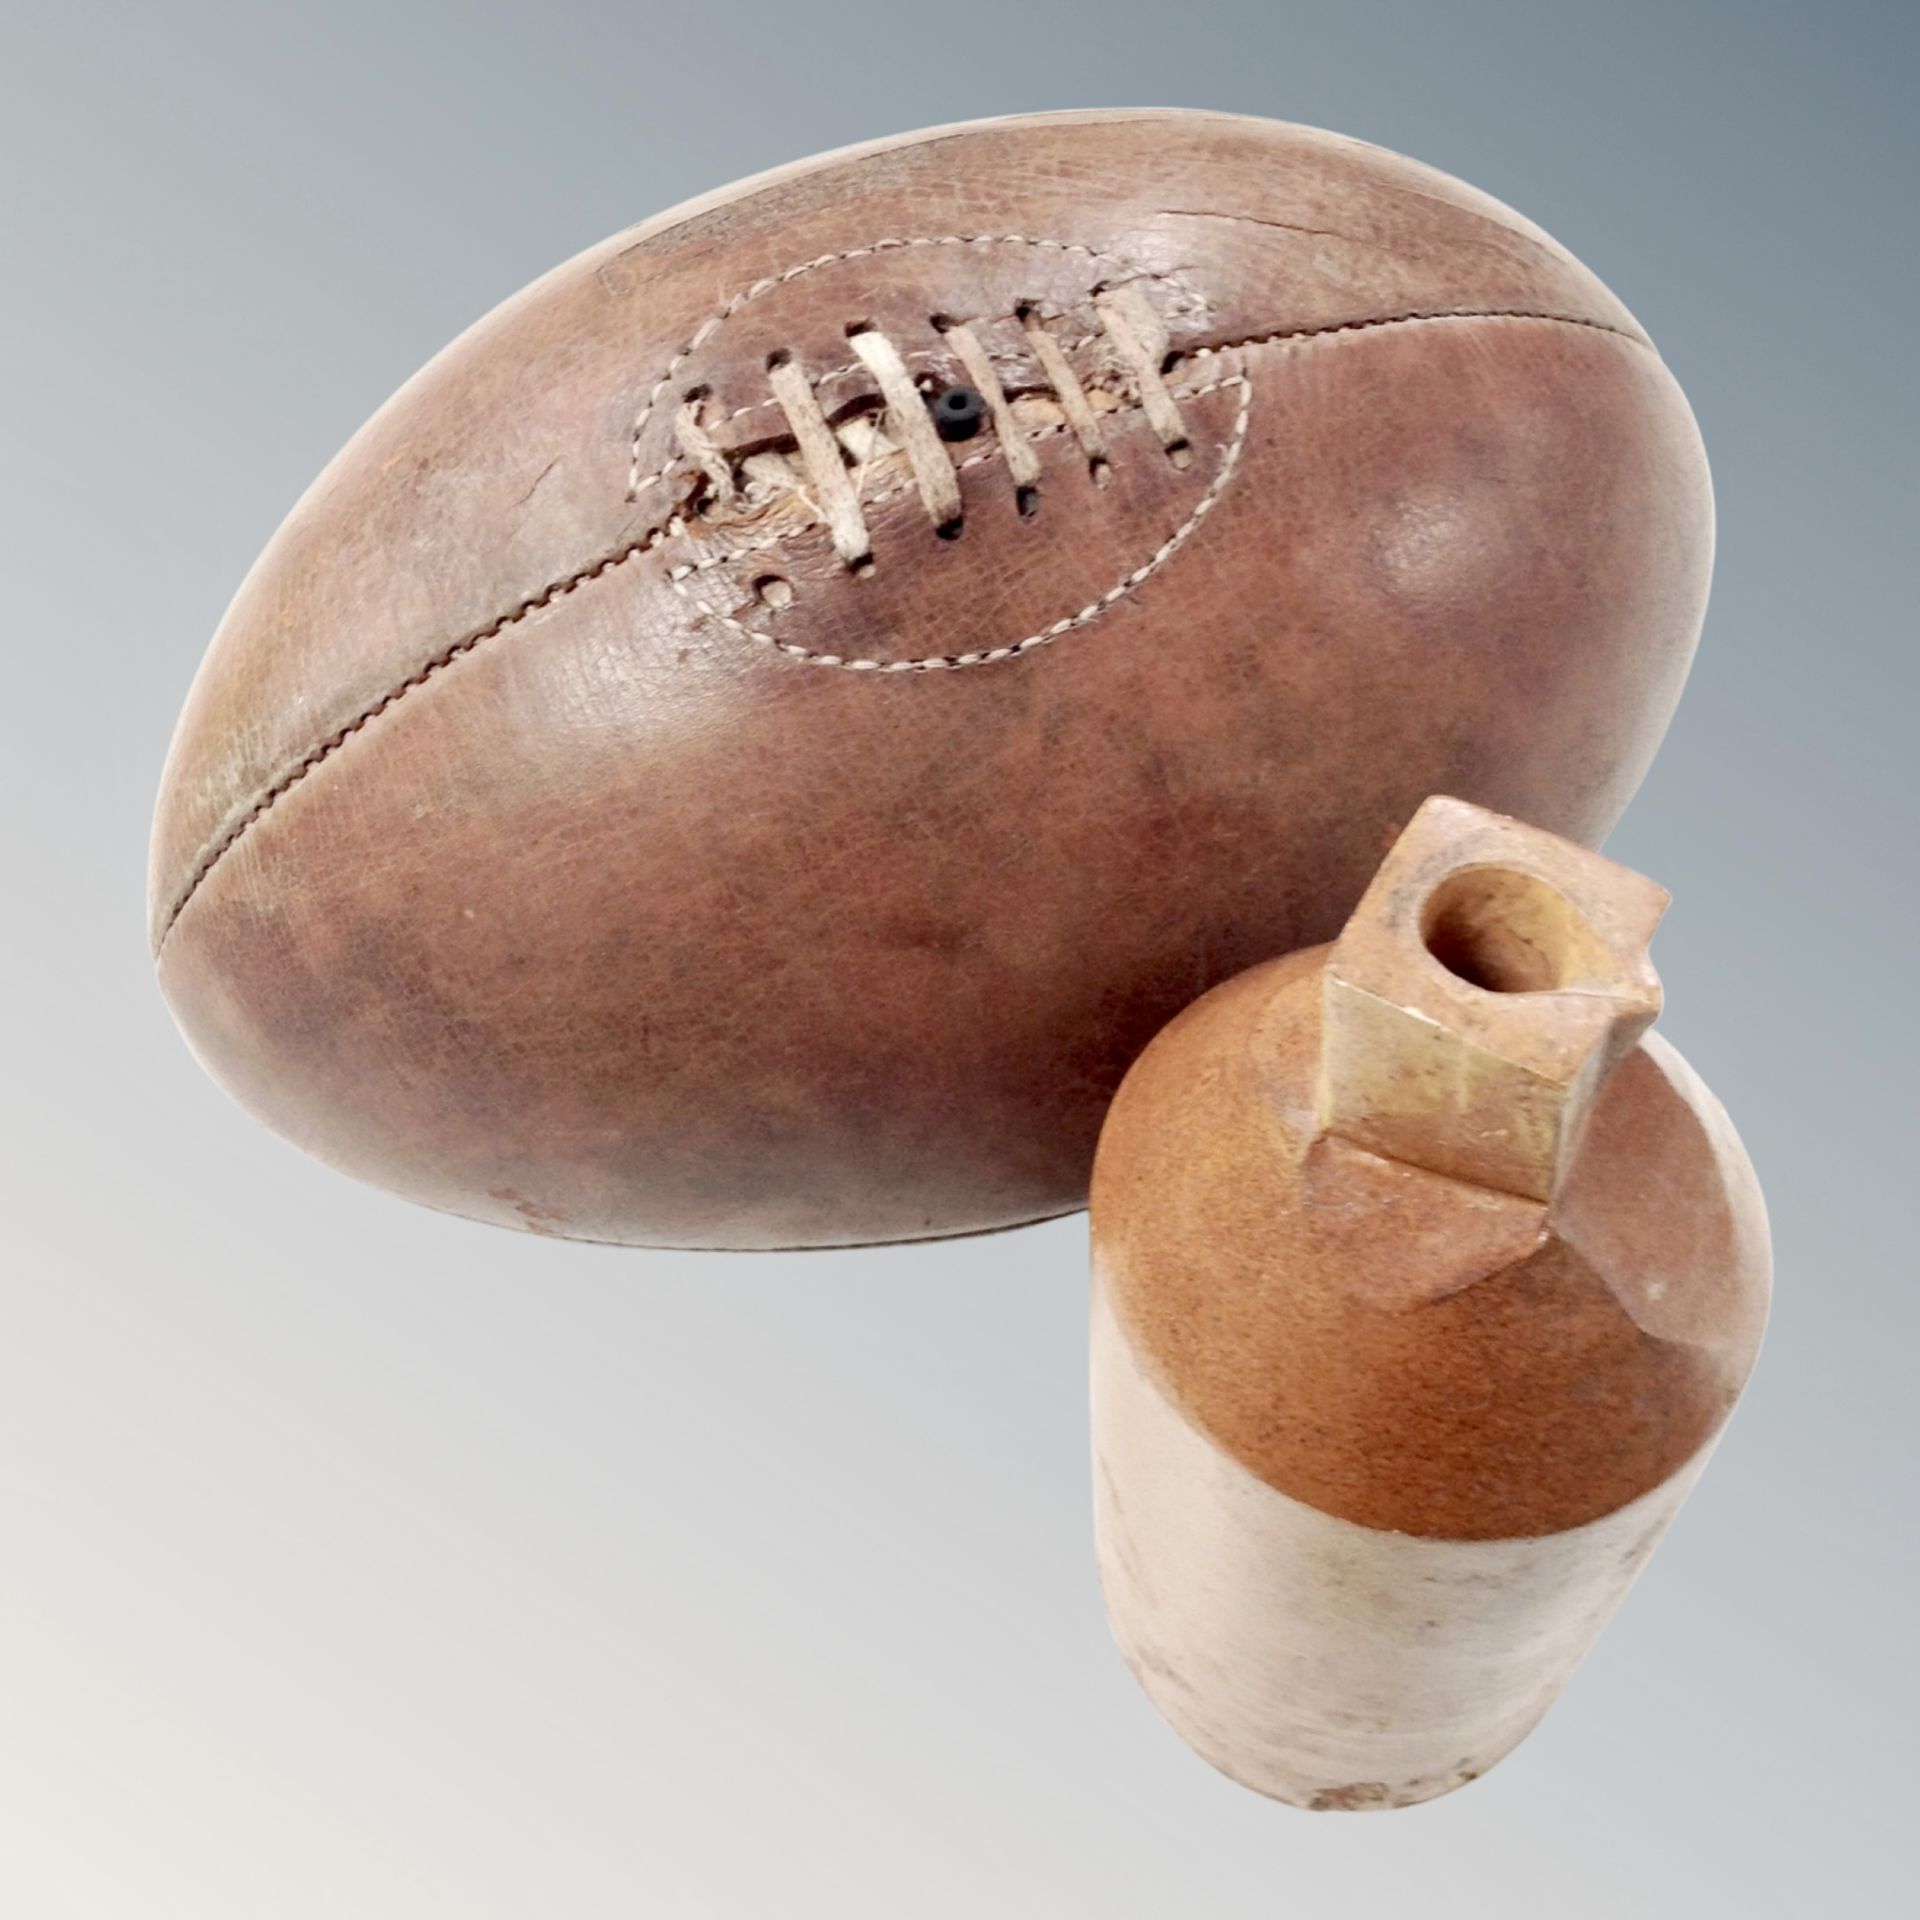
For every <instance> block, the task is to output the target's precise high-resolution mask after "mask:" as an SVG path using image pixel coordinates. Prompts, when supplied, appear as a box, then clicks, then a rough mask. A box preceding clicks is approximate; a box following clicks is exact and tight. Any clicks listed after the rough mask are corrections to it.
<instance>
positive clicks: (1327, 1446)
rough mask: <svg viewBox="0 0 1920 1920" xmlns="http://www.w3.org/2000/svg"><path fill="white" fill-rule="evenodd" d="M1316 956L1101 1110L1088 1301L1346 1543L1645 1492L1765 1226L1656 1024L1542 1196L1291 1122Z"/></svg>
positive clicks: (1699, 1393) (1727, 1333)
mask: <svg viewBox="0 0 1920 1920" xmlns="http://www.w3.org/2000/svg"><path fill="white" fill-rule="evenodd" d="M1329 951H1330V949H1328V948H1320V949H1316V950H1313V951H1310V952H1306V953H1298V954H1293V955H1290V956H1288V957H1287V958H1286V959H1284V960H1280V961H1275V962H1271V963H1269V964H1268V965H1265V966H1261V967H1256V968H1253V969H1252V970H1251V971H1249V972H1247V973H1245V974H1243V975H1242V976H1241V977H1240V978H1239V979H1237V980H1234V981H1231V982H1229V983H1228V984H1227V985H1225V986H1223V987H1220V988H1218V989H1217V990H1215V991H1214V992H1213V993H1211V994H1209V995H1208V996H1207V997H1206V998H1205V999H1204V1000H1202V1001H1201V1002H1199V1003H1198V1004H1197V1005H1195V1006H1193V1007H1191V1008H1189V1009H1188V1011H1187V1012H1186V1013H1185V1014H1183V1015H1182V1016H1181V1017H1180V1018H1179V1019H1178V1020H1177V1021H1175V1022H1174V1023H1173V1024H1172V1025H1171V1026H1170V1027H1169V1028H1168V1029H1167V1030H1166V1032H1165V1033H1163V1034H1162V1035H1161V1036H1160V1037H1159V1038H1158V1039H1157V1040H1156V1041H1155V1042H1154V1043H1153V1044H1152V1045H1151V1046H1150V1047H1148V1049H1147V1050H1146V1052H1145V1053H1144V1054H1143V1055H1142V1057H1141V1059H1140V1060H1139V1062H1138V1063H1137V1064H1136V1065H1135V1067H1134V1069H1133V1071H1132V1072H1131V1073H1130V1074H1129V1075H1128V1077H1127V1079H1126V1081H1125V1083H1124V1085H1123V1086H1122V1087H1121V1089H1120V1092H1119V1094H1118V1096H1117V1097H1116V1099H1115V1100H1114V1103H1113V1108H1112V1111H1111V1114H1110V1116H1109V1118H1108V1121H1107V1125H1106V1130H1105V1132H1104V1133H1103V1135H1102V1136H1101V1141H1100V1150H1099V1157H1098V1160H1097V1162H1096V1165H1095V1169H1094V1177H1093V1235H1094V1268H1095V1276H1096V1278H1095V1284H1096V1286H1098V1287H1100V1288H1102V1289H1104V1290H1105V1293H1106V1296H1107V1298H1108V1300H1109V1301H1110V1302H1111V1304H1112V1306H1113V1308H1114V1311H1115V1313H1116V1315H1117V1316H1118V1318H1119V1321H1120V1324H1121V1326H1122V1327H1123V1328H1124V1329H1125V1330H1126V1332H1127V1334H1128V1336H1129V1337H1130V1338H1131V1339H1132V1340H1133V1341H1134V1342H1135V1344H1136V1347H1137V1348H1138V1350H1139V1352H1140V1353H1141V1356H1142V1358H1143V1360H1144V1361H1145V1363H1146V1365H1147V1367H1148V1370H1149V1371H1150V1373H1151V1374H1152V1375H1153V1377H1154V1378H1155V1379H1156V1380H1157V1381H1158V1382H1159V1383H1160V1384H1161V1385H1162V1387H1163V1388H1164V1389H1165V1390H1166V1392H1167V1393H1168V1395H1169V1397H1170V1398H1171V1399H1172V1400H1173V1402H1174V1404H1175V1405H1177V1406H1178V1407H1179V1408H1180V1409H1181V1411H1182V1412H1183V1413H1185V1415H1186V1416H1187V1418H1188V1419H1189V1420H1191V1421H1192V1422H1193V1424H1194V1425H1195V1426H1197V1427H1198V1428H1199V1429H1200V1430H1201V1431H1202V1432H1203V1433H1206V1434H1208V1435H1210V1436H1211V1437H1212V1438H1213V1439H1214V1440H1215V1441H1216V1442H1217V1443H1218V1444H1219V1445H1220V1446H1221V1447H1222V1448H1223V1449H1224V1450H1225V1451H1226V1452H1227V1453H1229V1454H1231V1455H1232V1456H1233V1457H1234V1458H1235V1459H1237V1460H1238V1461H1240V1462H1241V1464H1242V1465H1244V1466H1246V1467H1247V1468H1248V1469H1249V1470H1250V1471H1252V1472H1254V1473H1256V1474H1258V1475H1259V1476H1260V1478H1261V1479H1263V1480H1265V1481H1266V1482H1267V1484H1268V1485H1270V1486H1274V1487H1277V1488H1279V1489H1280V1490H1281V1491H1282V1492H1284V1493H1286V1494H1289V1495H1291V1496H1292V1497H1293V1498H1295V1499H1298V1500H1303V1501H1305V1502H1307V1503H1308V1504H1309V1505H1311V1506H1314V1507H1317V1508H1319V1509H1320V1510H1321V1511H1323V1512H1326V1513H1331V1514H1335V1515H1337V1516H1339V1517H1340V1518H1341V1519H1345V1520H1352V1521H1355V1522H1357V1523H1359V1524H1360V1525H1363V1526H1370V1527H1379V1528H1385V1529H1389V1530H1391V1531H1394V1532H1399V1533H1410V1534H1418V1535H1422V1536H1426V1537H1429V1538H1445V1539H1462V1540H1481V1539H1506V1538H1514V1537H1519V1536H1523V1535H1535V1534H1543V1533H1552V1532H1557V1531H1559V1530H1560V1529H1562V1528H1566V1527H1574V1526H1579V1525H1582V1524H1583V1523H1585V1522H1587V1521H1589V1520H1595V1519H1598V1518H1599V1517H1600V1516H1601V1515H1603V1514H1606V1513H1611V1512H1613V1511H1614V1510H1615V1509H1617V1508H1619V1507H1622V1506H1625V1505H1626V1504H1627V1503H1628V1502H1629V1501H1631V1500H1634V1499H1637V1498H1638V1497H1639V1496H1640V1495H1641V1494H1643V1493H1646V1492H1648V1491H1650V1490H1651V1489H1652V1488H1654V1487H1656V1486H1658V1485H1659V1484H1660V1483H1661V1482H1662V1481H1664V1480H1666V1479H1667V1478H1668V1476H1669V1475H1671V1474H1672V1473H1673V1472H1674V1471H1675V1470H1676V1469H1678V1468H1679V1467H1680V1466H1681V1465H1683V1464H1684V1463H1685V1462H1686V1461H1688V1460H1689V1459H1691V1458H1692V1457H1693V1456H1694V1455H1695V1454H1696V1453H1697V1452H1698V1451H1699V1450H1700V1448H1701V1447H1702V1446H1704V1445H1705V1444H1706V1443H1707V1442H1708V1441H1709V1440H1710V1439H1711V1438H1712V1437H1713V1436H1714V1435H1715V1434H1716V1433H1717V1432H1718V1431H1719V1429H1720V1427H1721V1425H1722V1424H1723V1423H1724V1421H1725V1420H1726V1418H1727V1415H1728V1414H1729V1413H1730V1412H1731V1411H1732V1408H1733V1404H1734V1401H1735V1400H1736V1399H1737V1398H1738V1396H1739V1393H1740V1390H1741V1387H1742V1386H1743V1385H1744V1384H1745V1381H1746V1378H1747V1375H1748V1374H1749V1372H1750V1371H1751V1370H1752V1367H1753V1362H1754V1358H1755V1355H1756V1354H1757V1352H1758V1350H1759V1344H1760V1336H1761V1333H1762V1330H1763V1328H1764V1324H1765V1319H1766V1308H1767V1299H1768V1294H1769V1290H1770V1286H1771V1263H1770V1256H1769V1252H1768V1242H1767V1225H1766V1212H1765V1206H1764V1203H1763V1202H1762V1200H1761V1197H1760V1192H1759V1188H1758V1186H1757V1184H1756V1183H1755V1180H1754V1176H1753V1170H1752V1168H1751V1166H1750V1165H1749V1164H1748V1162H1747V1159H1746V1156H1745V1153H1744V1152H1743V1150H1742V1149H1741V1146H1740V1143H1739V1140H1738V1138H1737V1136H1736V1135H1735V1134H1734V1132H1733V1129H1732V1127H1731V1125H1730V1124H1729V1122H1728V1120H1727V1117H1726V1114H1725V1112H1724V1111H1723V1110H1722V1109H1721V1108H1720V1106H1719V1104H1718V1103H1717V1102H1716V1101H1715V1100H1714V1098H1713V1096H1712V1095H1711V1094H1710V1093H1709V1092H1708V1091H1707V1089H1706V1088H1705V1087H1704V1086H1703V1085H1702V1084H1701V1083H1700V1081H1699V1079H1698V1077H1697V1076H1696V1075H1695V1074H1694V1073H1693V1072H1692V1070H1691V1069H1690V1068H1689V1067H1688V1066H1687V1065H1686V1063H1685V1061H1684V1060H1682V1059H1681V1058H1680V1056H1679V1055H1678V1054H1677V1053H1675V1052H1674V1050H1673V1049H1672V1048H1671V1047H1670V1046H1668V1045H1667V1044H1666V1043H1665V1042H1664V1041H1663V1040H1661V1039H1660V1038H1659V1036H1658V1035H1657V1034H1649V1035H1647V1036H1646V1038H1644V1039H1643V1040H1641V1041H1640V1042H1639V1043H1638V1045H1637V1046H1636V1047H1635V1048H1634V1049H1633V1050H1632V1051H1631V1052H1629V1053H1628V1054H1627V1055H1626V1057H1625V1058H1624V1059H1623V1060H1622V1061H1621V1062H1620V1064H1619V1065H1618V1066H1616V1067H1614V1068H1613V1070H1612V1072H1611V1074H1610V1075H1609V1077H1608V1078H1607V1079H1606V1080H1605V1081H1604V1083H1603V1084H1602V1085H1601V1087H1600V1089H1599V1092H1598V1094H1597V1096H1596V1097H1595V1104H1594V1107H1593V1111H1592V1116H1591V1118H1590V1120H1589V1121H1588V1123H1587V1127H1586V1131H1585V1134H1584V1137H1583V1139H1582V1142H1581V1145H1580V1147H1579V1150H1578V1153H1577V1157H1576V1158H1575V1159H1574V1160H1573V1162H1572V1164H1571V1166H1570V1168H1569V1170H1568V1173H1567V1175H1566V1178H1565V1182H1564V1184H1563V1186H1562V1188H1561V1190H1560V1191H1559V1192H1558V1193H1557V1194H1556V1196H1555V1197H1554V1199H1553V1201H1552V1203H1551V1206H1550V1207H1549V1206H1547V1205H1543V1204H1541V1203H1540V1202H1537V1201H1534V1200H1529V1199H1524V1198H1521V1197H1519V1196H1517V1195H1514V1194H1508V1193H1498V1192H1494V1191H1491V1190H1489V1189H1487V1188H1485V1187H1479V1186H1474V1185H1471V1184H1468V1183H1466V1182H1463V1181H1460V1180H1455V1179H1451V1178H1448V1177H1446V1176H1444V1175H1441V1174H1437V1173H1433V1172H1430V1171H1428V1170H1426V1169H1425V1168H1422V1167H1419V1166H1413V1165H1409V1164H1406V1163H1404V1162H1402V1161H1399V1160H1392V1159H1387V1158H1384V1157H1381V1156H1378V1155H1375V1154H1372V1153H1369V1152H1366V1151H1365V1150H1363V1149H1361V1148H1359V1147H1355V1146H1352V1145H1349V1144H1348V1143H1346V1142H1344V1141H1342V1140H1340V1139H1337V1138H1335V1137H1333V1136H1331V1135H1328V1134H1323V1133H1320V1132H1319V1131H1318V1129H1317V1126H1316V1121H1315V1111H1314V1109H1315V1080H1316V1075H1317V1072H1318V1070H1319V1067H1320V1031H1321V1019H1320V1015H1321V986H1322V972H1323V968H1324V964H1325V961H1326V957H1327V954H1328V952H1329Z"/></svg>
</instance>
